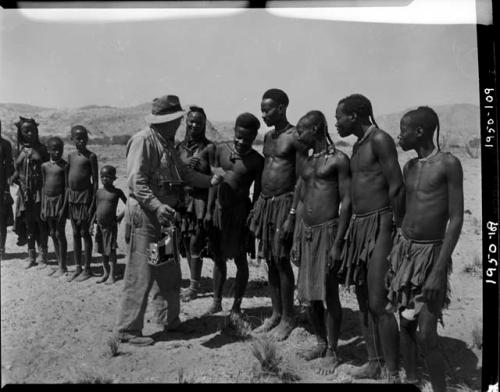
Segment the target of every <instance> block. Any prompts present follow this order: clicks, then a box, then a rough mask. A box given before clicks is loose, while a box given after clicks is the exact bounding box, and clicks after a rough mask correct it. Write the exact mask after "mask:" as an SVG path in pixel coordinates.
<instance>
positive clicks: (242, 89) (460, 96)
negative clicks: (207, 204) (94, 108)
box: [0, 9, 479, 122]
mask: <svg viewBox="0 0 500 392" xmlns="http://www.w3.org/2000/svg"><path fill="white" fill-rule="evenodd" d="M0 34H1V37H0V103H26V104H31V105H37V106H43V107H53V108H61V107H79V106H84V105H90V104H95V105H111V106H120V107H126V106H133V105H137V104H141V103H145V102H151V101H152V99H153V98H155V97H157V96H160V95H163V94H177V95H178V96H179V97H180V99H181V103H182V104H188V103H189V104H198V105H200V106H203V107H204V108H205V110H206V112H207V114H208V117H209V119H211V120H228V121H232V120H234V118H236V116H237V115H238V114H239V113H241V112H244V111H249V112H252V113H254V114H255V115H257V116H258V117H259V118H260V99H261V97H262V94H263V92H264V91H265V90H266V89H268V88H272V87H277V88H281V89H283V90H285V91H286V92H287V94H288V95H289V97H290V106H289V110H288V113H289V120H290V121H291V122H296V121H297V120H298V119H299V118H300V116H301V115H302V114H304V113H306V112H307V111H308V110H312V109H319V110H322V111H324V113H325V114H326V115H327V118H328V120H329V121H333V116H334V110H335V107H336V104H337V102H338V101H339V100H340V99H341V98H343V97H345V96H346V95H349V94H351V93H355V92H358V93H362V94H365V95H367V96H368V97H369V98H370V99H371V101H372V103H373V109H374V113H375V115H377V114H385V113H392V112H396V111H400V110H405V109H407V108H409V107H415V106H418V105H424V104H425V105H431V106H432V105H440V104H453V103H472V104H478V100H479V98H478V97H479V96H478V93H479V84H478V65H477V41H476V26H475V25H474V24H465V25H415V24H392V23H391V24H386V23H358V22H337V21H318V20H300V19H293V18H281V17H277V16H273V15H270V14H268V13H267V12H266V11H265V10H263V9H256V10H245V11H243V13H242V14H236V15H232V16H227V17H214V18H194V19H180V20H172V19H168V20H149V21H146V22H121V23H102V22H101V23H65V22H64V21H63V20H60V21H59V23H46V22H36V21H33V20H29V19H27V18H26V17H24V16H22V15H21V14H20V13H19V11H17V10H3V11H0Z"/></svg>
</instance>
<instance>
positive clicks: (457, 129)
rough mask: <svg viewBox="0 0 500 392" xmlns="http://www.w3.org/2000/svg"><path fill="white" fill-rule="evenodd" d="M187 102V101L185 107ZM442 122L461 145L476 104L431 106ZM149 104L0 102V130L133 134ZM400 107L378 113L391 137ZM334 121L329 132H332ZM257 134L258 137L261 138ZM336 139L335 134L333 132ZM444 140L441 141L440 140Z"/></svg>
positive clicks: (10, 133) (473, 124)
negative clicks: (20, 124) (31, 121)
mask: <svg viewBox="0 0 500 392" xmlns="http://www.w3.org/2000/svg"><path fill="white" fill-rule="evenodd" d="M187 106H188V105H186V107H187ZM433 108H434V110H436V112H437V113H438V115H439V118H440V122H441V140H442V141H443V140H446V143H447V144H458V145H463V144H464V142H467V141H468V140H470V139H472V138H474V137H478V136H479V135H480V123H479V107H478V106H476V105H470V104H455V105H442V106H434V107H433ZM150 110H151V104H150V103H144V104H141V105H137V106H133V107H128V108H118V107H112V106H98V105H88V106H84V107H80V108H75V109H54V108H43V107H37V106H32V105H26V104H18V103H5V104H0V120H1V121H2V134H3V135H5V136H7V137H8V138H9V139H11V140H12V141H14V140H15V136H14V135H15V132H16V127H15V125H14V123H15V122H16V121H17V120H18V119H19V116H23V117H33V118H35V119H36V120H37V122H39V123H40V126H39V130H40V134H41V135H42V136H47V135H59V136H67V135H68V132H69V130H70V128H71V127H72V126H73V125H77V124H81V125H84V126H85V127H87V129H88V130H89V131H90V132H91V135H90V136H91V138H95V137H104V136H108V137H112V136H118V135H132V134H134V133H136V132H138V131H139V130H141V129H142V128H144V126H146V121H145V120H144V117H145V116H146V115H147V114H148V113H149V112H150ZM406 111H407V110H405V111H401V112H398V113H392V114H387V115H378V116H376V120H377V122H378V124H379V126H380V127H381V128H382V129H384V130H386V131H387V132H388V133H390V134H391V135H392V136H393V137H396V136H397V135H398V134H399V122H400V119H401V117H402V115H403V114H404V113H405V112H406ZM233 126H234V122H233V121H208V123H207V137H208V138H209V139H211V140H214V141H221V140H230V139H232V137H233ZM334 132H335V130H334V127H333V124H330V133H332V135H333V134H334ZM184 133H185V125H184V124H182V125H181V127H180V129H179V133H178V134H177V138H178V139H182V138H183V137H184ZM261 137H262V136H261V134H259V139H261ZM333 138H334V140H335V141H338V135H333ZM443 144H444V143H443Z"/></svg>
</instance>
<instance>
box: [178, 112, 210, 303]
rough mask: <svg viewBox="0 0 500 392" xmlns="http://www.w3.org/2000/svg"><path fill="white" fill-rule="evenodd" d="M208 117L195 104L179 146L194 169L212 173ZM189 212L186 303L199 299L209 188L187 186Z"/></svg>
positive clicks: (184, 233)
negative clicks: (204, 219)
mask: <svg viewBox="0 0 500 392" xmlns="http://www.w3.org/2000/svg"><path fill="white" fill-rule="evenodd" d="M206 121H207V116H206V114H205V111H204V110H203V108H200V107H198V106H191V107H190V108H189V111H188V114H187V117H186V136H185V138H184V140H183V141H182V142H181V143H179V144H178V145H177V146H176V148H177V151H179V157H180V158H181V160H182V161H183V162H184V163H185V164H187V165H189V166H190V167H191V168H192V169H194V170H196V171H198V172H200V173H203V174H210V164H209V162H208V154H206V150H207V148H208V146H211V145H212V142H211V141H210V140H208V139H207V138H206V136H205V131H206ZM185 192H186V195H185V196H186V197H185V204H186V205H185V211H183V212H182V214H181V237H182V242H183V247H184V251H185V253H186V257H187V259H188V263H189V271H190V273H191V276H190V278H191V279H190V280H191V282H190V284H189V287H188V288H186V289H185V290H183V291H182V292H181V299H182V300H183V301H185V302H188V301H191V300H192V299H194V298H196V296H197V294H198V290H199V288H200V279H201V269H202V266H203V257H202V251H203V249H204V247H205V245H206V242H207V233H206V231H205V229H204V225H203V218H204V217H205V213H206V208H207V198H208V190H207V189H202V188H193V187H190V186H186V187H185Z"/></svg>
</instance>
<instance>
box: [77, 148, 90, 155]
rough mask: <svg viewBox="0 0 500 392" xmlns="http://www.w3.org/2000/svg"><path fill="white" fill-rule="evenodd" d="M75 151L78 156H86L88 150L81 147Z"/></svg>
mask: <svg viewBox="0 0 500 392" xmlns="http://www.w3.org/2000/svg"><path fill="white" fill-rule="evenodd" d="M76 151H77V152H79V153H80V154H86V153H87V152H88V151H89V150H87V147H83V148H81V149H77V150H76Z"/></svg>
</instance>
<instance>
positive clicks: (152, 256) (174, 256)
mask: <svg viewBox="0 0 500 392" xmlns="http://www.w3.org/2000/svg"><path fill="white" fill-rule="evenodd" d="M177 238H178V237H177V231H176V228H175V226H173V225H172V226H168V227H167V226H162V229H161V238H160V240H159V241H158V242H152V243H150V244H149V248H148V263H149V264H150V265H153V266H155V267H159V266H162V265H166V264H168V263H175V262H178V260H179V252H178V247H177Z"/></svg>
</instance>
